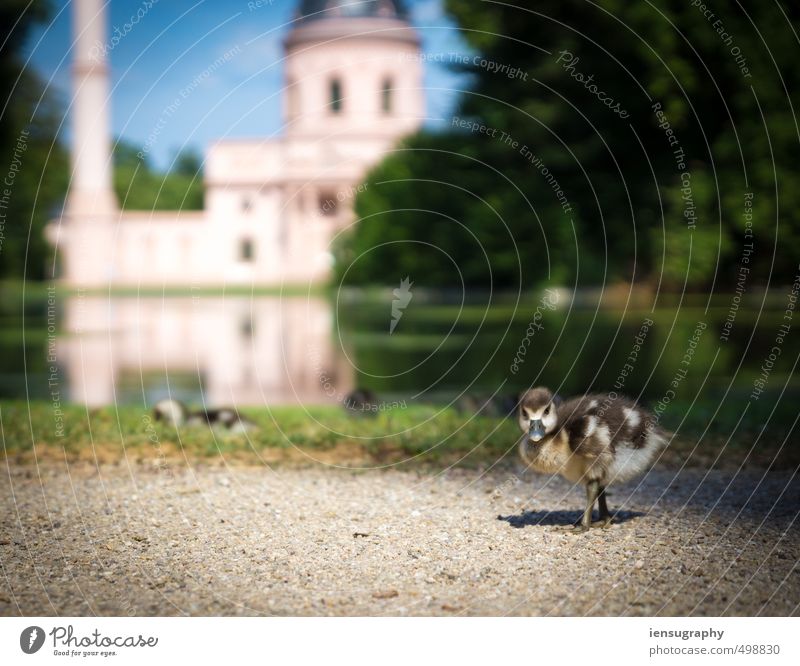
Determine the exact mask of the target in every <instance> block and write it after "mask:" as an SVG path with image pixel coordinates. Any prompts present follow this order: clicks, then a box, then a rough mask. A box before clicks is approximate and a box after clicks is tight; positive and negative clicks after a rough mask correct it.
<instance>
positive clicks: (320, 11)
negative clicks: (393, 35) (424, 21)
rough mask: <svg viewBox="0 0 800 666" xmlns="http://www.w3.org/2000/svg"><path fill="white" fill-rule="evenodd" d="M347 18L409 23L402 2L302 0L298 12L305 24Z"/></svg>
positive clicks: (383, 0)
mask: <svg viewBox="0 0 800 666" xmlns="http://www.w3.org/2000/svg"><path fill="white" fill-rule="evenodd" d="M347 17H353V18H366V17H375V18H389V19H400V20H401V21H407V20H408V10H407V9H406V8H405V6H404V4H403V1H402V0H302V2H301V3H300V9H299V11H298V18H299V19H300V20H301V21H303V22H308V21H319V20H323V19H326V18H347Z"/></svg>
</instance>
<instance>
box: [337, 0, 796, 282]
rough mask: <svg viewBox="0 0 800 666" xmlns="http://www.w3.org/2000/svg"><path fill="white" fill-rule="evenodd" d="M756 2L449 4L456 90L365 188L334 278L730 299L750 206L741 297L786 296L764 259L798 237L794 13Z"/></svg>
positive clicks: (783, 267) (779, 267)
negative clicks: (438, 122) (463, 48)
mask: <svg viewBox="0 0 800 666" xmlns="http://www.w3.org/2000/svg"><path fill="white" fill-rule="evenodd" d="M752 4H753V6H752V7H748V8H747V13H745V11H744V10H743V9H741V8H740V7H739V6H738V4H737V5H730V6H729V5H725V4H720V5H719V6H715V7H714V12H717V14H715V15H714V16H712V17H707V16H706V15H704V14H703V13H701V12H700V11H699V10H698V8H697V7H694V6H692V5H691V4H690V3H686V2H682V1H681V0H660V1H658V2H653V3H630V2H625V1H624V0H598V1H596V2H588V1H586V2H570V3H565V2H561V1H559V0H543V1H541V2H538V3H536V4H535V5H534V6H528V5H523V4H522V3H518V5H519V6H513V5H509V4H505V3H495V2H475V1H474V0H447V2H446V6H447V9H448V10H449V12H450V13H451V14H452V16H453V17H454V18H455V19H456V21H457V22H458V23H459V25H460V26H461V27H462V28H463V30H464V32H463V35H464V37H465V39H466V40H467V41H468V42H469V44H470V46H471V47H472V48H473V49H475V52H476V53H477V54H478V55H477V57H474V58H473V57H471V56H470V57H468V58H466V59H465V60H466V62H464V59H459V60H460V64H459V66H460V67H462V69H464V70H465V71H467V72H469V73H470V75H471V80H472V85H471V87H470V91H469V92H467V93H465V94H464V95H463V96H462V98H461V99H460V101H459V104H458V108H457V110H456V113H455V118H454V122H453V124H452V126H451V127H450V128H449V129H448V130H447V131H445V132H441V133H437V134H431V133H429V132H421V133H419V134H418V135H415V136H413V137H411V138H409V139H408V140H407V141H406V142H405V143H404V144H403V145H402V146H401V147H400V149H399V150H398V151H395V152H394V153H393V154H391V155H390V156H389V157H388V158H387V159H386V160H385V161H384V162H383V163H381V164H380V165H378V166H377V167H376V168H375V169H374V170H373V171H372V172H371V173H370V174H369V175H368V178H367V187H366V188H364V191H363V192H362V193H361V194H359V196H358V197H357V199H356V212H357V214H358V216H359V218H362V219H360V221H359V222H358V224H357V225H356V227H355V230H354V232H353V233H352V234H350V236H348V237H347V238H345V239H344V240H343V242H342V243H341V246H340V248H339V250H338V253H337V260H338V261H337V270H338V272H339V276H340V277H343V278H344V279H345V281H347V282H351V283H370V282H381V283H383V282H388V283H391V282H394V281H396V279H397V277H398V275H399V274H400V273H402V274H403V275H405V274H407V273H409V274H410V273H411V270H410V268H409V267H412V266H413V267H414V268H415V270H417V271H418V272H419V274H420V275H425V276H428V275H430V276H435V280H437V281H441V280H445V283H446V284H452V285H457V284H458V282H459V279H460V278H459V275H458V272H457V271H455V270H453V267H452V265H456V266H458V267H459V269H461V273H462V275H463V277H464V280H465V281H466V282H467V283H468V284H478V285H488V284H490V281H491V283H492V284H493V285H494V286H503V287H514V286H517V285H521V286H523V287H527V286H531V285H534V284H536V283H540V282H543V281H555V282H566V283H568V284H572V283H577V284H598V283H602V282H605V281H610V280H611V281H613V280H619V281H647V282H649V283H651V284H653V285H655V284H657V283H660V284H661V286H662V287H663V286H668V287H672V288H675V289H680V288H682V287H683V285H684V282H686V283H687V284H688V285H689V287H691V288H695V289H707V288H708V287H709V286H710V285H711V284H712V283H714V284H716V285H717V287H718V288H719V287H720V286H722V287H724V288H732V287H733V281H734V279H735V277H736V274H737V273H738V271H739V264H740V262H741V261H742V257H743V256H745V247H746V243H748V242H749V241H750V240H751V238H750V236H749V231H748V230H747V229H746V219H745V217H746V215H745V214H746V213H747V212H748V210H749V208H746V205H748V206H749V205H750V204H752V219H753V225H754V227H753V229H754V236H755V245H756V251H755V252H754V254H753V255H752V256H750V257H749V258H748V260H749V263H747V262H745V263H746V264H747V267H748V268H749V269H750V270H751V273H750V275H751V276H752V277H751V280H753V281H755V280H762V281H766V280H767V279H768V278H769V279H771V280H773V281H774V280H775V279H776V278H777V279H779V281H783V282H786V281H790V280H791V279H792V277H793V275H794V274H795V272H796V262H795V261H794V259H793V258H792V257H791V256H790V255H789V253H778V254H777V255H776V257H775V264H774V265H773V253H774V250H775V249H776V247H777V246H776V245H775V243H776V237H777V242H779V243H786V244H787V247H788V246H790V245H789V244H792V245H791V246H793V242H794V241H795V240H796V238H795V237H796V236H797V235H798V233H800V207H798V205H797V204H798V203H800V201H798V200H797V199H798V197H800V191H798V188H791V187H787V185H788V184H789V183H791V182H793V181H794V180H796V179H797V178H798V176H800V173H798V170H800V164H798V160H797V157H796V156H797V148H798V139H799V138H800V136H799V135H798V124H797V122H796V120H795V117H794V113H795V109H796V108H798V106H799V105H798V103H797V102H798V101H800V100H798V97H797V90H798V89H800V88H799V86H798V84H800V72H798V70H797V68H796V67H795V66H794V63H793V59H794V56H795V54H796V53H797V46H798V43H797V39H796V37H795V33H794V32H793V27H794V25H796V24H797V19H798V14H799V13H800V10H799V9H798V8H797V7H796V6H794V5H792V6H788V5H787V6H786V7H783V6H781V5H778V4H775V3H761V4H756V3H752ZM762 114H763V121H762ZM773 160H774V162H773ZM745 172H746V174H747V181H746V182H745V175H744V174H745ZM776 180H777V182H776ZM776 186H777V188H778V192H779V199H776V196H775V189H776ZM778 201H779V202H780V208H778ZM408 208H416V209H421V210H424V211H426V212H406V211H405V210H404V209H408ZM778 217H779V222H780V225H779V228H778V229H776V219H778ZM386 239H391V240H393V241H401V242H393V243H391V244H389V245H381V246H380V247H378V248H377V249H373V247H375V246H376V245H378V244H379V243H382V242H385V240H386ZM420 243H431V244H432V245H435V246H436V247H438V248H439V249H440V250H441V252H437V251H434V250H433V249H432V248H431V246H430V245H420ZM420 247H425V248H427V249H426V251H425V252H421V251H420V250H419V248H420ZM484 251H485V252H486V255H487V256H488V261H487V260H486V259H485V258H484V255H483V252H484ZM437 255H439V256H437ZM444 256H449V257H450V259H449V260H448V262H449V263H450V264H452V265H450V266H449V267H448V266H446V265H445V263H444V261H443V259H442V257H444ZM354 260H355V263H354V264H353V265H352V267H351V266H350V263H351V262H352V261H354ZM450 260H452V261H450ZM387 266H392V267H396V269H395V270H394V272H393V273H392V274H391V275H389V274H387V272H386V268H385V267H387ZM770 271H772V277H771V278H770ZM394 273H398V275H395V274H394ZM412 279H413V275H412ZM433 279H434V277H432V281H433ZM439 284H441V282H439Z"/></svg>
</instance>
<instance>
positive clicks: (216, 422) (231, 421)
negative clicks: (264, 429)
mask: <svg viewBox="0 0 800 666" xmlns="http://www.w3.org/2000/svg"><path fill="white" fill-rule="evenodd" d="M153 418H155V420H156V421H164V422H165V423H168V424H170V425H172V426H174V427H180V426H184V425H186V426H197V425H203V424H206V425H209V426H212V427H213V426H220V427H222V428H224V429H225V430H227V431H228V432H230V433H231V434H241V433H245V432H250V431H252V430H254V429H255V427H256V424H255V423H253V422H252V421H251V420H250V419H248V418H247V417H245V416H242V415H241V414H239V412H237V411H236V410H235V409H233V408H232V407H222V408H220V409H201V410H199V411H196V412H190V411H189V408H188V407H187V406H186V405H185V404H183V403H182V402H181V401H180V400H174V399H164V400H159V401H158V402H157V403H156V404H155V405H154V406H153Z"/></svg>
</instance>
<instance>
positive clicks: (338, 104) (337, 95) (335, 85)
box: [330, 79, 342, 113]
mask: <svg viewBox="0 0 800 666" xmlns="http://www.w3.org/2000/svg"><path fill="white" fill-rule="evenodd" d="M330 106H331V113H341V112H342V82H341V81H340V80H339V79H331V82H330Z"/></svg>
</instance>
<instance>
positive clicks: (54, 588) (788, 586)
mask: <svg viewBox="0 0 800 666" xmlns="http://www.w3.org/2000/svg"><path fill="white" fill-rule="evenodd" d="M3 467H4V469H3V470H2V472H1V473H2V477H0V563H1V564H2V570H1V571H0V615H15V614H20V613H21V614H25V615H37V614H39V615H90V614H97V615H127V614H131V615H177V614H189V615H217V614H223V615H229V614H230V615H238V614H275V615H456V614H463V615H650V614H663V615H757V614H762V615H788V614H792V615H798V614H800V610H798V603H800V565H799V564H798V557H800V530H798V525H797V522H796V519H797V517H798V512H800V492H798V491H800V483H798V481H797V479H795V478H793V475H792V473H790V472H774V473H769V474H766V475H765V474H764V473H763V472H759V471H749V472H747V473H742V474H738V475H734V474H733V473H725V472H711V473H709V474H708V476H707V478H705V479H704V473H703V472H701V471H697V470H693V471H685V472H683V473H681V474H680V475H677V476H676V473H675V472H672V471H668V470H665V469H657V470H655V471H654V472H652V473H651V474H650V475H648V477H647V478H646V479H644V480H643V481H642V482H641V485H639V484H636V483H633V484H629V485H626V486H620V487H618V488H616V489H614V490H613V493H612V494H611V495H610V503H611V506H612V510H613V509H618V508H620V507H621V506H622V512H621V521H620V522H619V523H618V524H615V525H614V526H612V527H611V528H610V529H607V530H597V529H595V530H592V531H591V532H590V533H588V534H586V535H581V536H573V535H570V534H564V533H561V532H559V531H557V530H556V529H555V527H554V526H555V525H558V524H563V523H566V522H569V521H573V520H575V519H576V518H577V517H578V511H579V509H580V508H581V504H582V501H583V497H584V495H583V491H582V490H581V489H575V488H571V487H570V486H569V485H568V484H567V483H566V482H564V481H562V480H560V479H551V478H548V477H540V476H536V475H526V476H525V477H524V478H522V479H518V478H517V475H519V474H520V472H519V471H518V470H512V469H510V470H506V471H502V470H501V471H493V472H490V473H488V474H483V475H481V474H479V473H477V472H474V471H451V472H448V473H447V474H439V475H432V474H421V473H415V472H402V471H370V472H362V473H359V472H348V471H342V470H335V469H283V470H279V471H270V470H267V469H253V468H233V469H223V468H211V467H204V466H203V467H194V468H192V469H184V470H174V469H171V470H157V469H153V468H146V467H144V466H141V467H136V468H133V469H128V468H124V467H121V466H119V467H113V466H110V467H103V468H101V469H100V470H99V472H98V470H96V469H95V470H93V469H90V468H88V467H85V468H84V467H72V468H70V469H69V471H67V469H66V468H65V467H61V468H58V467H55V466H52V467H48V468H46V469H42V468H40V469H39V470H37V469H36V468H35V467H30V466H11V467H10V468H6V466H5V465H4V466H3ZM729 484H730V487H729ZM498 515H500V516H502V517H504V518H503V519H498Z"/></svg>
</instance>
